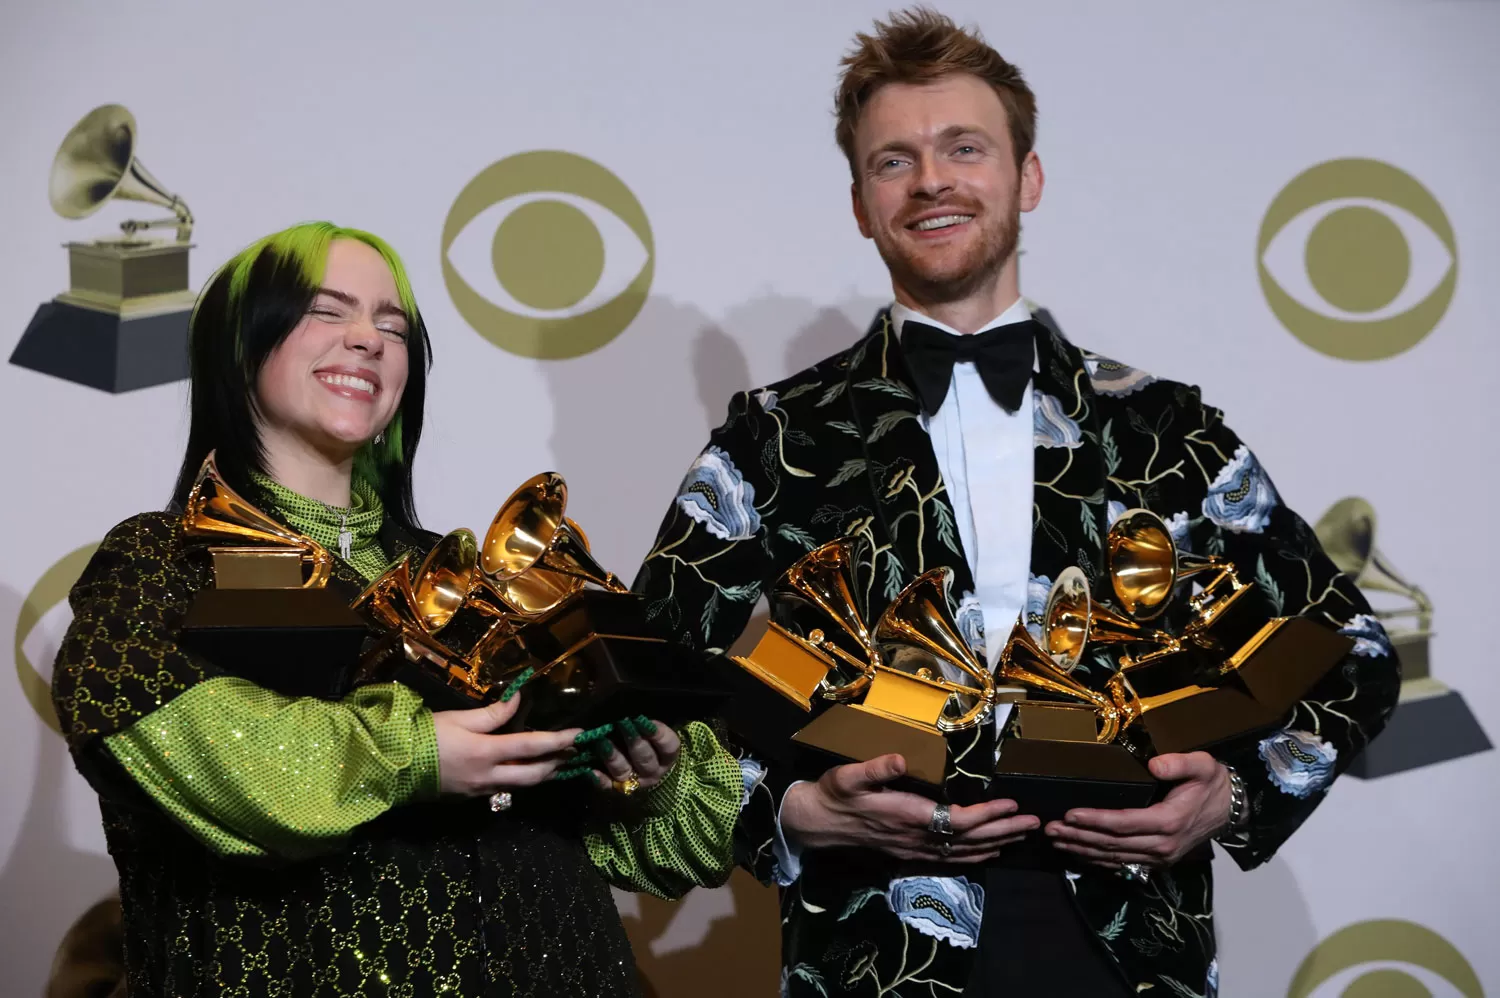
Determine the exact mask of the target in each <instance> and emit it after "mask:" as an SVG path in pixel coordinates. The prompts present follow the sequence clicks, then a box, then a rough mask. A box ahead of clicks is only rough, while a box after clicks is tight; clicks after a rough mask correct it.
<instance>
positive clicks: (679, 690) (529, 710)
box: [507, 635, 728, 731]
mask: <svg viewBox="0 0 1500 998" xmlns="http://www.w3.org/2000/svg"><path fill="white" fill-rule="evenodd" d="M727 695H728V691H727V690H726V689H724V688H723V687H721V686H719V685H717V684H716V683H715V681H714V677H713V674H712V672H711V671H710V670H709V669H707V668H705V666H704V662H703V655H702V654H700V653H698V652H694V651H692V650H690V649H687V648H684V647H682V646H681V645H678V644H673V643H669V642H666V641H662V640H659V639H656V638H634V637H624V636H620V635H592V636H590V637H587V638H585V639H584V640H583V641H582V642H581V643H580V644H578V645H575V646H574V647H572V648H570V649H568V650H567V652H566V654H564V655H563V656H562V657H561V658H560V659H558V660H555V661H553V662H552V663H551V665H550V667H548V668H546V669H545V671H543V672H541V674H540V675H537V676H536V677H535V678H533V679H532V680H530V681H529V682H528V683H526V685H525V686H524V687H523V688H522V694H521V707H520V710H518V711H517V712H516V716H515V717H514V718H512V720H511V723H510V724H509V725H507V727H508V728H510V729H512V730H531V731H558V730H561V729H563V728H594V727H598V726H600V725H602V724H607V723H609V722H611V721H617V720H619V719H620V718H622V717H636V716H638V715H644V716H645V717H647V718H650V719H651V720H654V721H662V722H664V723H666V724H669V725H671V726H673V727H677V726H679V725H682V724H686V723H687V722H688V721H706V720H709V719H710V718H712V717H713V716H714V715H715V714H716V713H717V712H718V710H719V707H720V705H721V704H722V703H723V701H724V698H725V697H726V696H727Z"/></svg>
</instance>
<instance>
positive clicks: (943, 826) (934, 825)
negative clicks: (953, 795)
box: [927, 804, 953, 839]
mask: <svg viewBox="0 0 1500 998" xmlns="http://www.w3.org/2000/svg"><path fill="white" fill-rule="evenodd" d="M927 830H928V831H929V832H931V833H932V834H934V835H941V836H942V837H943V838H945V839H946V838H951V837H952V835H953V825H952V823H951V822H949V820H948V805H947V804H939V805H937V806H936V807H934V808H933V809H932V820H930V821H928V822H927Z"/></svg>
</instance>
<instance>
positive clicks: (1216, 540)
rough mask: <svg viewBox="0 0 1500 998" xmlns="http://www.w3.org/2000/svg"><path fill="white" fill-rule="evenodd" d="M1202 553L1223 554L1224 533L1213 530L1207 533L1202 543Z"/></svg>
mask: <svg viewBox="0 0 1500 998" xmlns="http://www.w3.org/2000/svg"><path fill="white" fill-rule="evenodd" d="M1203 553H1204V554H1223V553H1224V535H1223V534H1221V533H1219V532H1218V531H1217V530H1215V531H1214V532H1213V533H1211V534H1209V535H1208V540H1207V541H1206V542H1205V543H1204V545H1203Z"/></svg>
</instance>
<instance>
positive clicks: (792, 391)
mask: <svg viewBox="0 0 1500 998" xmlns="http://www.w3.org/2000/svg"><path fill="white" fill-rule="evenodd" d="M822 384H823V382H821V381H804V382H802V384H800V385H798V386H797V387H795V388H788V389H787V390H786V391H784V392H782V393H781V399H780V401H782V402H785V401H787V400H788V399H794V398H796V397H797V396H798V395H806V394H807V393H808V392H810V391H812V390H813V389H814V388H817V387H819V386H820V385H822Z"/></svg>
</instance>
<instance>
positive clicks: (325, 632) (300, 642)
mask: <svg viewBox="0 0 1500 998" xmlns="http://www.w3.org/2000/svg"><path fill="white" fill-rule="evenodd" d="M368 635H369V629H368V627H367V626H366V624H365V621H364V619H363V618H361V617H360V616H359V614H357V613H355V612H354V611H353V610H351V609H350V608H349V606H348V604H346V603H345V602H344V601H343V600H342V599H340V598H339V596H338V595H337V594H336V593H333V592H331V591H329V590H327V589H205V590H203V591H202V592H200V593H199V594H198V596H197V598H196V599H194V601H193V605H192V606H191V607H190V608H189V609H188V612H187V615H186V616H185V617H184V618H183V621H182V628H181V633H180V635H179V638H178V640H179V642H180V643H181V645H182V646H183V647H184V648H186V649H188V650H189V651H191V652H194V653H196V654H198V655H202V656H203V657H204V658H206V659H208V660H209V661H210V662H212V663H213V664H214V665H216V666H218V667H219V668H221V669H223V670H224V671H226V672H230V673H233V674H234V675H237V676H241V677H243V678H245V679H248V680H250V681H251V682H253V683H255V684H256V685H258V686H264V687H265V688H266V689H269V690H274V691H275V692H277V693H281V694H283V695H285V696H311V697H320V698H322V699H325V700H337V699H340V698H342V697H343V696H344V695H345V694H347V693H348V692H349V689H350V687H351V685H352V682H353V677H354V674H355V671H356V669H357V668H358V666H359V660H360V649H361V647H362V646H363V645H364V642H365V638H366V637H367V636H368Z"/></svg>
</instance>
